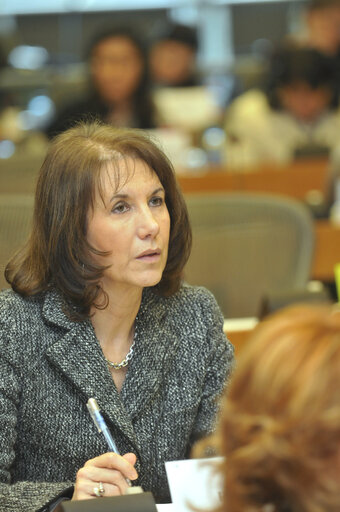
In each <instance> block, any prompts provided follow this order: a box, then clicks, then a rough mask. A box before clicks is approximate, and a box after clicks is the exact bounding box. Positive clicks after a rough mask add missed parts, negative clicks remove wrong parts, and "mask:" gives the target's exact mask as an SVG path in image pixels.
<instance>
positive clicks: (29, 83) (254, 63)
mask: <svg viewBox="0 0 340 512" xmlns="http://www.w3.org/2000/svg"><path fill="white" fill-rule="evenodd" d="M304 3H305V2H303V1H300V0H290V1H286V0H281V1H254V0H253V1H244V0H229V1H225V0H183V1H181V0H159V1H158V0H124V1H118V0H83V1H81V2H80V1H79V0H58V1H57V0H50V1H49V2H46V1H43V0H41V1H40V0H32V1H30V2H28V1H27V0H10V1H9V0H8V1H6V0H2V1H1V2H0V49H1V64H2V69H1V73H0V91H1V95H2V103H3V105H6V102H7V104H10V105H13V106H15V107H17V108H18V109H19V110H20V112H21V115H20V123H19V124H20V126H19V128H22V129H29V130H33V129H39V130H40V129H44V128H45V127H46V126H47V125H48V124H49V122H50V121H51V119H52V118H53V116H54V115H55V112H56V110H58V109H59V108H60V107H62V106H63V105H64V104H65V102H66V103H69V102H70V100H72V98H78V97H79V95H80V94H81V93H83V92H84V93H85V88H86V85H87V78H88V77H87V74H88V69H87V62H86V60H87V59H86V49H87V47H88V45H89V44H90V42H91V40H92V39H93V37H94V36H95V35H96V34H97V33H98V32H99V31H101V30H102V29H103V28H105V27H108V26H109V25H112V26H121V25H124V26H135V27H136V28H138V31H139V33H141V34H142V36H143V38H144V42H145V44H146V45H147V46H151V45H152V44H153V42H154V41H155V40H157V39H158V38H159V37H160V35H161V34H162V33H163V32H164V31H165V30H166V27H167V26H168V24H169V23H180V24H184V25H187V26H190V27H192V28H193V29H195V31H196V32H197V60H196V63H195V65H196V67H197V73H198V75H199V76H200V79H201V80H202V82H203V83H206V84H208V85H209V87H210V88H211V89H212V90H213V91H214V93H215V95H216V98H217V101H218V102H219V103H220V104H222V105H225V104H228V102H230V100H231V99H232V97H233V96H234V95H235V94H237V93H238V92H240V91H241V90H244V89H248V88H250V87H253V86H256V85H259V84H260V83H261V79H262V74H263V72H264V69H265V66H266V61H267V57H268V55H269V53H270V51H271V50H272V47H273V45H276V44H277V43H278V42H280V41H281V40H282V39H283V38H284V37H285V35H286V34H287V33H290V32H295V31H297V30H298V27H299V26H301V23H302V20H301V12H302V10H303V7H304ZM7 114H8V119H7V120H6V121H7V123H9V124H10V119H9V117H10V114H9V113H7ZM12 121H13V124H14V119H12ZM12 129H13V130H14V129H15V126H12ZM12 136H14V134H12ZM18 136H19V135H18ZM3 148H4V146H3ZM3 151H4V152H5V149H3ZM7 151H8V152H10V148H9V147H8V148H7Z"/></svg>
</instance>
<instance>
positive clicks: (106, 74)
mask: <svg viewBox="0 0 340 512" xmlns="http://www.w3.org/2000/svg"><path fill="white" fill-rule="evenodd" d="M88 54H89V55H88V57H89V67H90V74H91V90H90V93H89V95H88V97H87V98H85V99H82V100H80V101H78V102H76V103H74V104H71V105H67V106H66V108H64V109H63V110H62V111H61V112H59V114H58V115H57V118H56V119H55V121H54V122H53V123H52V124H51V125H50V126H49V127H48V130H47V134H48V135H49V136H52V137H53V136H54V135H56V134H58V133H60V132H62V131H64V130H66V129H67V128H70V127H71V126H73V125H74V123H75V122H77V121H80V120H93V119H98V120H101V121H103V122H105V123H109V124H112V125H114V126H117V127H129V128H147V129H149V128H154V126H155V124H154V117H155V116H154V106H153V102H152V100H151V93H150V87H149V80H148V71H147V56H146V50H145V48H144V45H143V43H142V41H141V40H140V39H139V37H138V35H137V34H136V33H135V32H133V31H132V30H130V29H129V28H116V29H110V30H106V31H104V32H102V33H99V34H98V35H97V36H96V37H95V39H94V40H93V41H92V43H91V46H90V50H89V52H88Z"/></svg>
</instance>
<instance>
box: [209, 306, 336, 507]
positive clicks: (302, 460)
mask: <svg viewBox="0 0 340 512" xmlns="http://www.w3.org/2000/svg"><path fill="white" fill-rule="evenodd" d="M216 443H217V445H218V447H219V452H220V453H221V454H222V455H224V456H225V462H224V463H223V466H222V468H221V471H222V472H223V475H224V503H223V506H222V507H221V509H220V512H222V511H223V512H245V511H248V512H250V511H251V512H260V511H261V512H267V511H268V512H325V511H327V512H331V511H332V512H333V511H334V512H335V511H338V510H340V492H339V486H340V309H339V308H337V309H334V307H330V306H316V305H314V306H311V305H308V306H307V305H298V306H291V307H290V308H287V309H286V310H284V311H281V312H279V313H276V314H275V315H273V316H272V317H271V318H269V319H268V320H266V321H264V322H263V323H262V324H260V325H259V327H258V328H257V329H256V330H255V332H254V335H253V336H251V337H250V339H249V342H248V344H247V346H246V348H245V349H244V350H243V351H242V353H241V356H240V359H239V361H238V364H237V367H236V369H235V372H234V375H233V376H232V379H231V382H230V385H229V388H228V390H227V391H226V394H225V395H224V399H223V401H222V406H221V416H220V421H219V427H218V431H217V435H216V437H215V445H216Z"/></svg>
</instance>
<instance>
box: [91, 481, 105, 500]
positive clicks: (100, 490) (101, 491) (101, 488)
mask: <svg viewBox="0 0 340 512" xmlns="http://www.w3.org/2000/svg"><path fill="white" fill-rule="evenodd" d="M93 494H94V495H95V496H97V497H98V498H102V497H103V496H104V494H105V489H104V485H103V482H98V487H94V488H93Z"/></svg>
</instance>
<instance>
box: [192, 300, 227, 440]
mask: <svg viewBox="0 0 340 512" xmlns="http://www.w3.org/2000/svg"><path fill="white" fill-rule="evenodd" d="M209 296H210V300H209V302H208V304H204V316H205V324H206V325H207V331H206V346H207V347H208V355H207V365H206V373H205V379H204V386H203V393H202V399H201V402H200V406H199V409H198V413H197V417H196V422H195V427H194V429H193V431H192V436H191V443H190V444H191V446H192V445H193V444H194V443H195V442H196V441H197V440H198V439H200V438H202V437H204V436H206V435H209V434H211V433H213V431H214V430H215V424H216V417H217V414H218V410H219V400H220V397H221V394H222V393H223V391H224V388H225V386H226V385H227V384H228V379H229V377H230V375H231V372H232V369H233V365H234V347H233V345H232V344H231V343H230V341H229V340H228V339H227V337H226V335H225V334H224V331H223V322H224V319H223V315H222V313H221V311H220V308H219V306H218V305H217V303H216V301H215V298H214V297H213V296H212V295H211V294H210V292H209ZM209 296H208V298H209Z"/></svg>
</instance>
